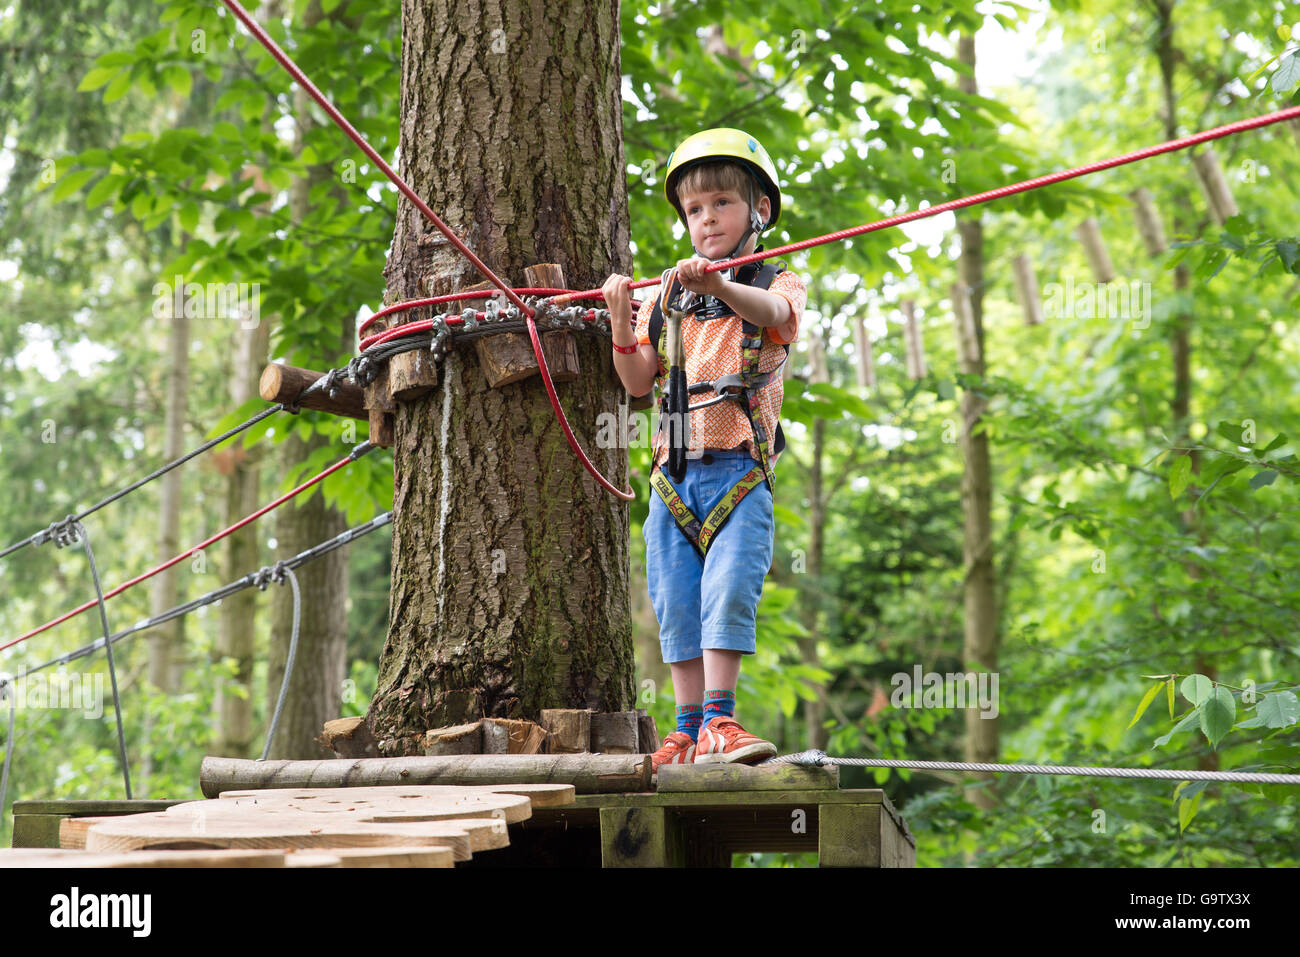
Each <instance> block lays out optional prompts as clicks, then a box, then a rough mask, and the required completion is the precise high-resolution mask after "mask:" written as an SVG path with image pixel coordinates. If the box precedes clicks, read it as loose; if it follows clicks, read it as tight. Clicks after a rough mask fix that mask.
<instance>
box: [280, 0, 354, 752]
mask: <svg viewBox="0 0 1300 957" xmlns="http://www.w3.org/2000/svg"><path fill="white" fill-rule="evenodd" d="M321 19H322V15H321V9H320V3H319V0H313V2H312V3H311V5H310V6H309V7H308V9H307V13H306V15H305V16H304V18H303V22H304V24H305V25H306V26H307V27H308V28H311V27H312V26H314V25H316V24H317V23H319V22H320V20H321ZM311 111H312V106H311V101H310V99H309V98H308V96H307V94H306V93H304V92H303V91H302V90H297V91H296V92H295V94H294V110H293V113H294V116H295V117H297V122H298V125H297V130H298V134H297V146H296V149H297V151H298V152H301V150H302V144H303V143H304V142H305V141H306V138H307V134H308V133H309V132H310V130H311V129H312V127H313V125H314V123H313V121H312V119H311V116H312V112H311ZM330 176H331V171H330V169H329V167H328V166H314V167H311V170H310V173H309V175H308V176H306V177H303V178H300V179H298V180H296V181H295V182H294V184H293V191H292V193H291V195H290V198H289V214H290V217H291V219H292V220H293V222H295V223H296V222H301V221H302V219H303V218H304V217H305V216H306V214H307V210H308V205H309V203H310V201H311V200H310V190H311V188H312V187H313V186H315V185H316V184H318V183H321V182H326V181H328V180H329V179H330ZM354 335H355V325H354V318H353V317H352V316H350V315H347V314H346V310H340V320H339V327H338V332H337V336H338V338H337V339H336V342H337V343H338V349H340V350H342V351H344V352H351V351H352V349H353V347H354V345H355V342H354ZM324 353H325V356H326V358H324V359H323V361H325V362H332V361H333V358H334V355H335V354H336V350H335V349H333V348H330V349H327V350H324ZM331 424H332V425H335V426H337V427H338V428H339V430H340V431H339V433H338V434H339V435H340V436H343V435H346V434H347V432H349V431H350V430H351V429H352V428H353V427H354V426H355V423H353V422H352V420H350V419H340V420H335V421H334V422H332V423H331ZM354 444H355V443H354V442H341V441H339V439H338V438H331V437H330V436H327V435H321V434H317V435H314V436H313V437H312V438H311V439H310V440H308V441H303V440H302V439H300V438H298V437H297V436H292V437H290V438H289V439H288V440H287V441H286V442H285V443H284V453H283V454H284V463H285V467H286V468H288V467H290V466H291V465H293V464H296V463H298V462H301V461H302V460H303V459H305V458H306V457H307V456H309V455H310V454H311V453H312V452H313V451H315V450H316V449H319V448H322V447H325V446H332V447H333V448H334V449H335V450H336V451H337V452H338V456H337V457H338V458H342V457H343V456H344V455H345V454H346V453H347V452H348V451H349V449H350V448H351V447H352V445H354ZM346 528H347V522H346V521H345V520H344V517H343V516H342V515H341V514H340V513H339V512H337V511H335V510H334V509H332V508H329V507H328V506H327V505H326V504H325V499H324V497H323V496H322V495H321V493H320V491H319V490H316V491H314V492H313V493H312V495H311V497H310V498H309V499H307V500H306V501H305V502H304V501H303V500H302V499H294V500H292V501H290V502H286V503H285V504H284V505H283V506H282V507H281V508H280V511H279V514H278V518H277V521H276V534H275V537H276V544H277V546H278V555H279V557H280V558H281V559H284V558H288V557H290V556H292V555H296V554H297V553H298V552H301V551H304V550H305V549H308V548H311V547H312V546H313V545H319V544H320V543H321V542H323V541H325V540H326V539H327V538H333V537H334V536H335V535H337V534H339V533H340V532H342V531H343V530H344V529H346ZM295 574H296V575H297V576H298V584H299V587H300V589H301V592H302V609H301V620H300V624H299V636H298V650H297V652H296V654H295V656H294V664H293V676H292V677H291V679H290V682H289V693H288V695H287V696H286V698H285V705H284V713H283V714H282V715H281V717H280V724H279V726H278V727H277V729H276V733H275V737H274V739H273V740H272V742H271V750H270V755H269V756H270V757H275V758H289V759H306V758H320V757H323V756H327V755H329V754H330V752H328V751H326V750H325V749H324V748H323V747H321V745H320V744H318V743H317V742H316V738H317V737H318V736H319V735H320V733H321V730H322V729H323V728H324V726H325V722H326V721H330V720H333V719H334V718H337V717H338V716H339V706H340V705H341V704H342V697H343V679H344V677H345V676H346V674H347V621H348V616H347V599H348V550H347V549H346V548H340V549H336V550H335V551H332V552H330V553H329V554H327V555H323V556H321V557H320V558H317V559H315V560H314V561H311V562H309V563H308V564H306V565H304V566H302V567H301V568H299V569H298V570H297V572H295ZM271 587H272V589H273V590H274V592H275V597H274V599H273V600H272V612H271V616H272V617H271V645H270V648H269V650H268V654H267V669H266V706H267V709H266V720H267V726H268V729H269V727H270V722H271V720H272V717H273V715H274V713H275V703H276V700H277V698H278V697H279V695H280V685H281V683H282V681H283V680H284V669H285V663H286V661H287V657H288V653H289V642H290V639H291V638H292V628H293V592H292V590H291V588H290V586H289V583H288V582H287V581H286V582H285V583H284V584H283V585H273V586H271Z"/></svg>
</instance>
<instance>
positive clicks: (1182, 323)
mask: <svg viewBox="0 0 1300 957" xmlns="http://www.w3.org/2000/svg"><path fill="white" fill-rule="evenodd" d="M1154 5H1155V9H1156V13H1157V20H1156V25H1157V29H1158V33H1157V36H1156V56H1157V58H1158V60H1159V62H1160V81H1161V91H1162V93H1163V96H1164V104H1165V108H1164V114H1165V115H1164V125H1165V136H1166V137H1167V138H1168V139H1174V138H1176V137H1177V136H1178V132H1177V130H1178V100H1177V95H1176V94H1175V92H1174V70H1175V68H1176V66H1177V62H1178V59H1179V57H1180V56H1181V54H1180V53H1179V52H1178V50H1177V49H1176V48H1175V46H1174V4H1173V0H1155V4H1154ZM1190 203H1191V197H1190V196H1186V195H1182V196H1179V197H1178V198H1177V199H1176V200H1175V202H1174V235H1175V236H1179V237H1181V236H1185V235H1187V234H1188V233H1189V232H1192V230H1190V229H1189V228H1188V223H1187V215H1186V212H1185V211H1186V210H1187V209H1189V208H1190ZM1195 232H1196V233H1197V234H1199V233H1200V229H1199V228H1198V229H1196V230H1195ZM1194 238H1195V237H1194ZM1190 286H1191V272H1190V270H1189V269H1188V267H1187V266H1186V264H1184V263H1179V264H1178V265H1177V266H1175V267H1174V291H1175V294H1176V295H1178V296H1180V297H1181V296H1182V295H1184V294H1185V293H1186V292H1187V290H1188V289H1189V287H1190ZM1191 328H1192V316H1191V313H1190V312H1189V311H1188V310H1186V309H1181V310H1179V311H1178V312H1177V313H1175V314H1174V316H1173V317H1172V320H1171V332H1170V354H1171V357H1172V359H1173V373H1174V390H1173V396H1172V397H1171V399H1170V403H1169V405H1170V413H1171V414H1170V418H1172V419H1173V436H1174V445H1176V446H1187V445H1191V435H1190V432H1189V427H1190V425H1191V414H1192V332H1191ZM1184 454H1186V455H1187V456H1189V457H1190V458H1191V467H1192V474H1193V475H1199V474H1200V472H1201V457H1200V455H1199V454H1198V453H1197V452H1196V451H1195V450H1192V451H1188V452H1186V453H1184ZM1170 462H1171V463H1172V462H1173V459H1170ZM1179 523H1180V524H1181V526H1182V531H1183V532H1184V534H1191V535H1194V536H1195V537H1196V540H1197V543H1198V544H1200V545H1204V544H1205V543H1206V541H1207V538H1208V536H1207V535H1206V532H1205V529H1204V528H1203V527H1202V525H1201V521H1200V518H1199V516H1198V515H1197V513H1196V509H1195V508H1188V509H1184V510H1183V511H1182V512H1181V513H1180V515H1179ZM1184 567H1185V568H1186V569H1187V575H1188V577H1189V578H1191V579H1192V580H1193V581H1195V580H1197V579H1199V578H1200V577H1201V569H1200V566H1199V565H1197V564H1196V562H1195V561H1189V562H1186V563H1185V566H1184ZM1193 667H1194V668H1195V669H1196V671H1197V672H1198V673H1199V674H1203V675H1205V676H1206V677H1208V678H1210V679H1211V680H1213V679H1214V678H1216V677H1217V675H1216V672H1215V666H1214V664H1213V663H1212V662H1209V661H1207V660H1205V659H1203V658H1201V657H1200V656H1198V657H1197V659H1196V663H1195V664H1194V665H1193ZM1197 767H1198V768H1199V769H1200V770H1203V771H1213V770H1217V769H1218V767H1219V756H1218V753H1217V752H1214V751H1210V752H1207V753H1205V754H1202V755H1200V756H1199V757H1198V758H1197Z"/></svg>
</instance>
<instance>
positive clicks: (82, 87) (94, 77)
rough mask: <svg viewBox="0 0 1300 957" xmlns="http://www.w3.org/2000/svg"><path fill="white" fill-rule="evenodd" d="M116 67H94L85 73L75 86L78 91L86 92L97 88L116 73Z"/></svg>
mask: <svg viewBox="0 0 1300 957" xmlns="http://www.w3.org/2000/svg"><path fill="white" fill-rule="evenodd" d="M118 72H119V71H118V68H117V67H102V66H101V67H96V68H95V69H93V70H91V71H90V72H89V73H87V74H86V75H85V76H84V77H83V78H82V80H81V83H80V84H78V86H77V92H78V93H88V92H90V91H91V90H98V89H99V88H100V87H101V86H103V85H104V84H105V83H107V82H108V81H109V80H111V79H113V77H115V76H117V74H118Z"/></svg>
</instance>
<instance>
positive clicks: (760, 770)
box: [657, 764, 840, 794]
mask: <svg viewBox="0 0 1300 957" xmlns="http://www.w3.org/2000/svg"><path fill="white" fill-rule="evenodd" d="M839 786H840V769H839V768H838V767H836V766H834V765H831V766H829V767H821V768H815V767H805V766H801V765H797V764H759V765H747V764H665V765H664V766H663V767H661V768H660V769H659V775H658V785H657V790H658V791H659V792H660V793H661V794H662V793H664V792H666V791H668V792H671V791H786V790H801V791H808V790H826V791H834V790H836V789H838V788H839Z"/></svg>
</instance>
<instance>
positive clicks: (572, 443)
mask: <svg viewBox="0 0 1300 957" xmlns="http://www.w3.org/2000/svg"><path fill="white" fill-rule="evenodd" d="M222 3H224V4H225V5H226V7H227V8H228V9H229V10H230V12H231V13H233V14H234V15H235V16H236V17H238V18H239V22H240V23H242V24H243V25H244V26H245V27H246V28H247V29H248V31H249V32H250V33H251V34H253V36H254V37H256V38H257V40H258V42H259V43H261V44H262V46H264V47H266V49H267V52H268V53H270V54H271V56H273V57H275V59H276V61H277V62H278V63H279V64H280V65H281V66H282V67H284V68H285V69H286V70H287V71H289V75H290V76H292V77H293V78H294V80H296V81H297V82H298V85H299V86H301V87H302V88H303V89H304V90H306V91H307V94H308V95H309V96H311V98H312V99H313V100H315V101H316V102H317V103H318V104H320V108H321V109H322V110H324V111H325V112H326V113H327V114H328V115H329V118H330V119H331V120H333V121H334V123H335V125H337V126H338V128H339V129H341V130H342V131H343V132H344V133H346V134H347V135H348V137H349V138H350V139H351V140H352V142H354V143H356V144H357V146H358V147H359V148H360V149H361V151H362V152H363V153H365V154H366V156H368V157H369V158H370V160H371V161H372V162H373V163H374V164H375V165H376V166H378V167H379V169H380V170H381V171H382V172H383V174H384V175H385V176H387V177H388V178H389V179H390V180H391V181H392V182H393V184H394V185H395V186H396V187H397V188H398V189H399V190H401V192H402V195H403V196H405V197H406V198H407V199H409V200H410V201H411V202H412V203H414V204H415V208H416V209H418V210H419V211H420V212H421V213H423V214H424V216H425V218H427V219H428V220H429V221H430V222H431V223H433V225H435V226H437V227H438V229H439V231H441V233H442V234H443V235H444V236H446V237H447V239H448V241H449V242H450V243H451V244H452V245H453V246H455V247H456V248H457V249H458V250H459V251H460V253H461V255H463V256H464V257H465V258H466V259H468V260H469V261H470V262H472V263H473V264H474V266H475V268H476V269H478V271H479V272H480V273H482V274H483V275H484V276H485V277H486V278H487V279H488V281H489V282H491V283H492V285H494V286H496V287H497V288H498V289H500V290H501V291H502V292H503V293H505V296H506V298H507V299H509V300H510V302H511V303H512V304H513V305H515V306H516V307H518V309H519V310H520V311H521V312H522V313H523V314H524V319H525V320H526V321H527V323H528V336H529V338H530V339H531V340H532V343H533V354H534V355H535V356H536V357H537V368H538V369H539V370H540V371H541V374H542V384H543V385H545V386H546V394H547V396H548V397H549V398H550V400H551V408H552V409H553V410H554V412H555V415H556V418H558V419H559V420H560V428H562V429H563V430H564V437H565V438H566V439H567V440H568V442H569V447H570V448H571V449H573V452H574V454H575V455H577V456H578V460H579V461H581V462H582V465H583V468H585V469H586V470H587V471H588V472H590V473H591V475H592V477H594V478H595V479H596V481H597V482H599V483H600V485H601V486H602V487H603V488H605V489H606V490H608V491H609V492H611V493H612V494H614V495H616V496H618V497H619V498H621V499H622V500H623V501H625V502H630V501H632V499H634V498H636V495H635V493H633V492H632V490H631V489H627V490H626V491H624V490H621V489H619V488H616V487H615V486H614V484H613V483H612V482H610V480H609V479H607V478H605V476H603V475H602V474H601V473H600V472H599V471H597V469H596V466H594V465H592V463H591V460H590V459H589V458H587V454H586V453H585V452H584V451H583V450H582V447H581V446H579V445H578V440H577V439H576V438H574V435H573V430H572V429H571V428H569V420H568V418H567V417H566V416H565V414H564V409H562V408H561V407H560V400H559V398H558V397H557V396H556V394H555V385H554V383H552V382H551V370H550V369H549V368H548V367H547V365H546V356H545V355H544V354H543V352H542V340H541V339H540V338H539V337H538V335H537V324H536V323H535V322H534V321H533V315H534V313H533V310H532V309H531V308H529V306H528V305H527V304H526V303H525V302H524V301H523V300H522V299H520V298H519V296H518V295H516V294H515V292H514V291H513V290H511V289H510V287H509V286H507V285H506V284H505V283H504V282H502V281H501V280H500V279H499V278H498V277H497V274H496V273H494V272H493V271H492V270H491V269H489V268H488V267H487V266H486V265H485V264H484V262H483V261H482V260H481V259H479V258H478V257H477V256H475V255H474V253H473V252H472V251H471V250H470V248H469V247H468V246H466V245H465V244H464V243H463V242H461V241H460V238H459V237H458V236H456V234H455V233H453V232H452V231H451V228H450V227H448V226H447V224H446V223H444V222H443V221H442V220H441V219H439V218H438V214H437V213H435V212H434V211H433V210H432V209H430V208H429V204H428V203H426V202H425V201H424V200H422V199H421V198H420V197H419V196H418V195H416V192H415V190H413V189H411V187H410V186H408V185H407V184H406V181H405V180H404V179H402V177H400V176H398V175H397V172H396V171H395V170H394V169H393V168H392V167H391V166H389V165H388V164H387V163H386V162H384V159H383V157H382V156H380V155H379V154H378V153H377V152H375V148H374V147H373V146H371V145H370V144H369V143H367V142H366V139H365V137H363V136H362V135H361V134H360V133H358V132H357V131H356V129H355V128H354V127H353V126H352V124H351V123H349V122H348V121H347V120H346V119H344V117H343V114H342V113H340V112H339V111H338V110H337V109H336V108H335V107H334V104H333V103H331V102H330V101H329V100H328V99H327V98H326V97H325V94H323V93H322V92H321V91H320V90H318V89H317V88H316V85H315V84H314V83H312V81H311V80H309V79H307V75H306V74H305V73H303V72H302V70H300V69H299V68H298V65H297V64H296V63H294V62H293V60H291V59H290V58H289V56H288V54H286V53H285V52H284V51H283V50H281V49H280V47H279V46H277V45H276V42H275V41H274V40H272V39H271V37H270V36H269V35H268V34H267V32H266V31H265V30H263V29H262V25H261V24H260V23H258V22H257V21H256V20H254V19H253V18H252V17H251V16H250V15H249V13H248V11H247V10H245V9H244V8H243V7H242V6H240V5H239V2H238V0H222Z"/></svg>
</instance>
